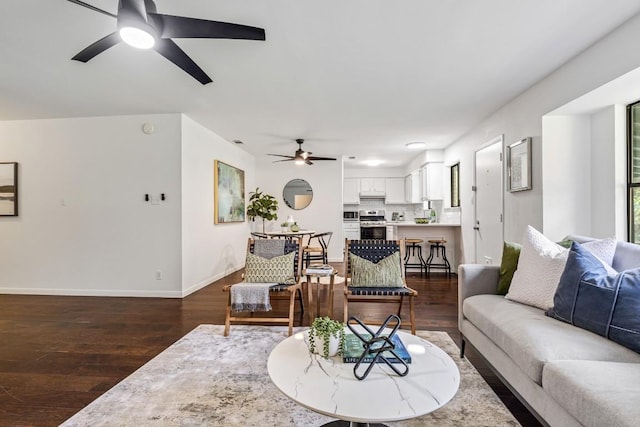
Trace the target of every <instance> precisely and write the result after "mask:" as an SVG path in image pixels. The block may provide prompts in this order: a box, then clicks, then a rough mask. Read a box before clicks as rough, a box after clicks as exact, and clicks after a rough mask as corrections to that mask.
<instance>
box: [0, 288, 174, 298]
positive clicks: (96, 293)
mask: <svg viewBox="0 0 640 427" xmlns="http://www.w3.org/2000/svg"><path fill="white" fill-rule="evenodd" d="M0 294H16V295H52V296H82V297H146V298H182V293H181V292H180V291H142V290H120V289H48V288H0Z"/></svg>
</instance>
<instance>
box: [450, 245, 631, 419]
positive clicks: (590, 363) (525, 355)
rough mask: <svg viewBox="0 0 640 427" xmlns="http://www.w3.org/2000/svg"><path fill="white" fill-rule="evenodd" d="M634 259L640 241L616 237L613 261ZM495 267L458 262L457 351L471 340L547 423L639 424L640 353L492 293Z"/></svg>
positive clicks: (625, 263)
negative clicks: (460, 341)
mask: <svg viewBox="0 0 640 427" xmlns="http://www.w3.org/2000/svg"><path fill="white" fill-rule="evenodd" d="M576 240H578V241H580V240H585V239H577V238H576ZM639 267H640V246H638V245H633V244H630V243H625V242H618V244H617V246H616V253H615V257H614V262H613V268H614V269H616V270H617V271H622V270H626V269H631V268H639ZM499 270H500V267H499V266H490V265H479V264H463V265H460V267H459V269H458V274H459V278H458V282H459V290H458V326H459V329H460V333H461V335H462V348H461V356H464V347H465V344H466V343H468V344H470V345H471V346H473V347H474V348H475V349H476V350H477V351H478V352H479V353H480V354H481V355H482V357H483V358H484V359H485V360H486V361H487V362H488V363H489V365H490V366H491V367H492V369H493V370H494V371H495V372H496V374H497V375H498V376H499V377H500V379H501V380H502V381H503V382H504V383H505V384H506V385H507V386H508V387H509V388H510V389H511V390H512V391H513V392H514V394H515V395H516V396H517V397H518V398H519V399H520V400H521V401H522V402H523V403H524V404H525V405H526V406H527V407H528V408H529V409H530V410H531V411H532V412H533V413H534V414H535V415H536V417H538V419H539V420H540V421H541V422H542V423H543V424H545V425H550V426H562V427H568V426H594V427H596V426H597V427H601V426H607V427H609V426H638V425H640V354H638V353H636V352H634V351H632V350H630V349H628V348H626V347H624V346H621V345H619V344H616V343H615V342H613V341H609V340H607V339H606V338H603V337H601V336H599V335H596V334H594V333H591V332H589V331H586V330H584V329H580V328H577V327H575V326H572V325H570V324H567V323H563V322H560V321H558V320H555V319H553V318H550V317H547V316H545V314H544V311H543V310H540V309H537V308H534V307H530V306H527V305H523V304H519V303H517V302H514V301H510V300H507V299H505V298H504V297H503V296H501V295H496V289H497V285H498V278H499ZM638 315H639V316H640V313H639V314H638Z"/></svg>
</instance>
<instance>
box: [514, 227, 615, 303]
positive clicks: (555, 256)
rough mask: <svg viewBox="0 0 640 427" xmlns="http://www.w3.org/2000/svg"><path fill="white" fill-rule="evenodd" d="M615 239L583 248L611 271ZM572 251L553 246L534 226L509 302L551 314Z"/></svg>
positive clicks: (526, 240) (526, 237)
mask: <svg viewBox="0 0 640 427" xmlns="http://www.w3.org/2000/svg"><path fill="white" fill-rule="evenodd" d="M616 244H617V242H616V240H615V239H602V240H593V241H590V242H586V243H584V244H583V247H584V248H585V249H587V250H589V252H591V253H592V254H593V255H595V256H596V257H597V258H598V259H600V261H602V264H603V265H604V266H605V268H606V269H607V271H609V272H613V273H615V270H613V269H612V268H611V264H612V263H613V256H614V254H615V251H616ZM568 255H569V249H566V248H563V247H562V246H560V245H558V244H557V243H555V242H552V241H551V240H549V239H548V238H547V237H545V236H544V235H543V234H542V233H540V232H539V231H538V230H536V229H535V228H533V227H531V226H530V225H529V226H527V231H526V232H525V235H524V239H523V243H522V250H521V252H520V258H519V259H518V268H517V270H516V272H515V273H514V275H513V280H512V281H511V286H510V287H509V292H508V293H507V295H506V296H505V298H507V299H509V300H512V301H516V302H519V303H522V304H527V305H532V306H534V307H538V308H541V309H543V310H548V309H550V308H551V307H553V297H554V295H555V293H556V289H557V287H558V282H560V276H562V272H563V271H564V266H565V263H566V262H567V256H568Z"/></svg>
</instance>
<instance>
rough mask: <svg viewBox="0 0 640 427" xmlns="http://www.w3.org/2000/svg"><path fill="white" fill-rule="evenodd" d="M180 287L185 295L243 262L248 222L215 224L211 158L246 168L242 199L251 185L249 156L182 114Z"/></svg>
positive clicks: (252, 179)
mask: <svg viewBox="0 0 640 427" xmlns="http://www.w3.org/2000/svg"><path fill="white" fill-rule="evenodd" d="M182 117H183V119H182V289H183V294H184V295H187V294H189V293H191V292H194V291H196V290H197V289H200V288H202V287H203V286H206V285H208V284H209V283H211V282H213V281H215V280H218V279H220V278H222V277H224V276H226V275H228V274H230V273H232V272H234V271H236V270H238V269H240V268H242V267H244V261H245V254H246V250H247V238H248V237H249V232H250V226H249V222H239V223H227V224H214V207H213V200H214V199H213V192H214V189H213V177H214V173H213V167H214V166H213V162H214V160H220V161H223V162H225V163H227V164H229V165H232V166H234V167H237V168H240V169H242V170H244V172H245V194H246V196H245V202H246V201H248V198H249V197H248V193H249V191H252V190H253V189H254V188H255V185H254V182H255V172H254V169H255V164H254V163H255V162H254V157H253V156H252V155H250V154H248V153H247V152H246V151H244V150H241V149H240V148H238V147H236V146H235V145H232V144H230V143H229V142H227V141H225V140H224V139H222V138H221V137H220V136H218V135H216V134H215V133H213V132H211V131H210V130H208V129H206V128H204V127H203V126H201V125H200V124H198V123H196V122H195V121H193V120H192V119H190V118H189V117H186V116H182Z"/></svg>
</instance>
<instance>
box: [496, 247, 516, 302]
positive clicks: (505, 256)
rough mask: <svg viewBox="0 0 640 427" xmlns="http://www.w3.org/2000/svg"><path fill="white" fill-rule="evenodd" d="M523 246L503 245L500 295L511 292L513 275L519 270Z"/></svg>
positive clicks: (499, 281)
mask: <svg viewBox="0 0 640 427" xmlns="http://www.w3.org/2000/svg"><path fill="white" fill-rule="evenodd" d="M521 250H522V245H520V244H518V243H511V242H504V243H503V245H502V261H501V262H500V279H499V280H498V295H506V293H507V292H509V286H510V285H511V280H513V274H514V273H515V272H516V269H517V268H518V258H520V251H521Z"/></svg>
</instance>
